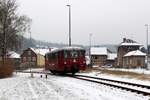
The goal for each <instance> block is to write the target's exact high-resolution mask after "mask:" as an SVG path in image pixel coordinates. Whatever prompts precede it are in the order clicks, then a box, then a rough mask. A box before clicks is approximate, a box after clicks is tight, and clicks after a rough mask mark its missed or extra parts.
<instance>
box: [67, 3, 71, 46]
mask: <svg viewBox="0 0 150 100" xmlns="http://www.w3.org/2000/svg"><path fill="white" fill-rule="evenodd" d="M67 6H68V7H69V46H71V5H67Z"/></svg>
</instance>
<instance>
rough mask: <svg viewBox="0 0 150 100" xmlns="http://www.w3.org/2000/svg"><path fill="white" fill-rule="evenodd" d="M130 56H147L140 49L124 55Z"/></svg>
mask: <svg viewBox="0 0 150 100" xmlns="http://www.w3.org/2000/svg"><path fill="white" fill-rule="evenodd" d="M129 56H146V54H145V53H143V52H141V51H140V50H135V51H131V52H128V53H127V54H125V55H124V57H129Z"/></svg>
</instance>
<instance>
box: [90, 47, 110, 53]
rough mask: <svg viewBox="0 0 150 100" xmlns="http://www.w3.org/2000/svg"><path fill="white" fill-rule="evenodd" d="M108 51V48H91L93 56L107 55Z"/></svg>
mask: <svg viewBox="0 0 150 100" xmlns="http://www.w3.org/2000/svg"><path fill="white" fill-rule="evenodd" d="M107 54H108V50H107V48H106V47H91V55H107Z"/></svg>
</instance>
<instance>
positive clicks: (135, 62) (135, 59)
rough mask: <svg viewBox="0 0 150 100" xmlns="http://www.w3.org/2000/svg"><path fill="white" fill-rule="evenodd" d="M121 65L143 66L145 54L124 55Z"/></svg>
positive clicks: (127, 66)
mask: <svg viewBox="0 0 150 100" xmlns="http://www.w3.org/2000/svg"><path fill="white" fill-rule="evenodd" d="M123 67H125V68H136V67H145V56H131V57H124V58H123Z"/></svg>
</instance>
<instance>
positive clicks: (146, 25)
mask: <svg viewBox="0 0 150 100" xmlns="http://www.w3.org/2000/svg"><path fill="white" fill-rule="evenodd" d="M145 27H146V46H147V52H146V60H147V62H146V67H147V68H148V24H145Z"/></svg>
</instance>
